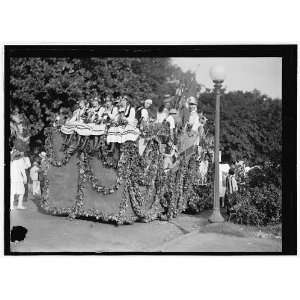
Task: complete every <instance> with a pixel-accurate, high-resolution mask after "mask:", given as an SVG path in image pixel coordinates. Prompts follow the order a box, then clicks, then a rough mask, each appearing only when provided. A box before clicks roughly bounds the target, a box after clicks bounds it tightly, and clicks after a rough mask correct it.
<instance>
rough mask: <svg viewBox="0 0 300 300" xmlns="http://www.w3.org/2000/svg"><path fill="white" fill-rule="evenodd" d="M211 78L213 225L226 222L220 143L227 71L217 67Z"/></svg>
mask: <svg viewBox="0 0 300 300" xmlns="http://www.w3.org/2000/svg"><path fill="white" fill-rule="evenodd" d="M210 77H211V79H212V81H213V83H214V88H215V92H216V117H215V154H214V160H215V178H214V179H215V180H214V206H213V213H212V215H211V216H210V218H209V221H210V222H212V223H221V222H224V218H223V217H222V215H221V212H220V193H219V185H220V179H219V175H220V173H219V148H220V145H219V142H220V96H221V87H222V83H223V81H224V79H225V71H224V68H223V67H221V66H215V67H212V68H211V69H210Z"/></svg>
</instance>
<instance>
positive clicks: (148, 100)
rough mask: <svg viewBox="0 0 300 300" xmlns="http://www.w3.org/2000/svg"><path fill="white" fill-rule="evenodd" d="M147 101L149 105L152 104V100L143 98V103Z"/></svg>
mask: <svg viewBox="0 0 300 300" xmlns="http://www.w3.org/2000/svg"><path fill="white" fill-rule="evenodd" d="M147 103H148V104H150V105H152V103H153V102H152V100H151V99H146V100H145V104H147Z"/></svg>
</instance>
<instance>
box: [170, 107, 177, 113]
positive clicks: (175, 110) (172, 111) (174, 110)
mask: <svg viewBox="0 0 300 300" xmlns="http://www.w3.org/2000/svg"><path fill="white" fill-rule="evenodd" d="M177 113H178V111H177V109H175V108H171V109H170V112H169V114H170V115H176V114H177Z"/></svg>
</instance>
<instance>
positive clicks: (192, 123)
mask: <svg viewBox="0 0 300 300" xmlns="http://www.w3.org/2000/svg"><path fill="white" fill-rule="evenodd" d="M188 101H189V106H190V116H189V121H188V124H187V125H188V128H189V129H190V131H189V136H195V137H196V138H195V141H194V145H197V146H198V145H199V142H200V137H199V128H200V126H201V123H200V118H199V114H198V111H197V110H198V106H197V105H198V103H197V100H196V98H195V97H193V96H191V97H189V99H188Z"/></svg>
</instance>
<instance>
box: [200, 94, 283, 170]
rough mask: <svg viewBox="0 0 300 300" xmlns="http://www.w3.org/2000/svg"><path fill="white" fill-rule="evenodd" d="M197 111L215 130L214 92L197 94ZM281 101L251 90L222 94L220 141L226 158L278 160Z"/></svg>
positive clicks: (280, 141)
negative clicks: (202, 114) (198, 102)
mask: <svg viewBox="0 0 300 300" xmlns="http://www.w3.org/2000/svg"><path fill="white" fill-rule="evenodd" d="M199 110H200V111H203V112H204V113H205V114H206V116H207V118H208V122H207V123H208V128H209V131H210V132H211V133H214V117H215V96H214V94H213V93H212V92H210V91H209V92H205V93H203V94H201V96H200V107H199ZM281 110H282V103H281V101H280V100H272V99H269V98H267V99H266V98H265V96H264V95H261V94H260V93H257V92H256V91H253V92H241V91H236V92H228V93H224V94H223V95H222V97H221V113H220V118H221V121H220V122H221V123H220V145H221V150H222V156H223V157H224V158H225V160H227V161H228V162H229V161H236V160H240V159H243V160H247V161H248V162H250V164H262V163H263V162H265V161H269V162H272V163H273V164H274V165H276V166H277V165H278V164H281V143H282V113H281Z"/></svg>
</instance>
